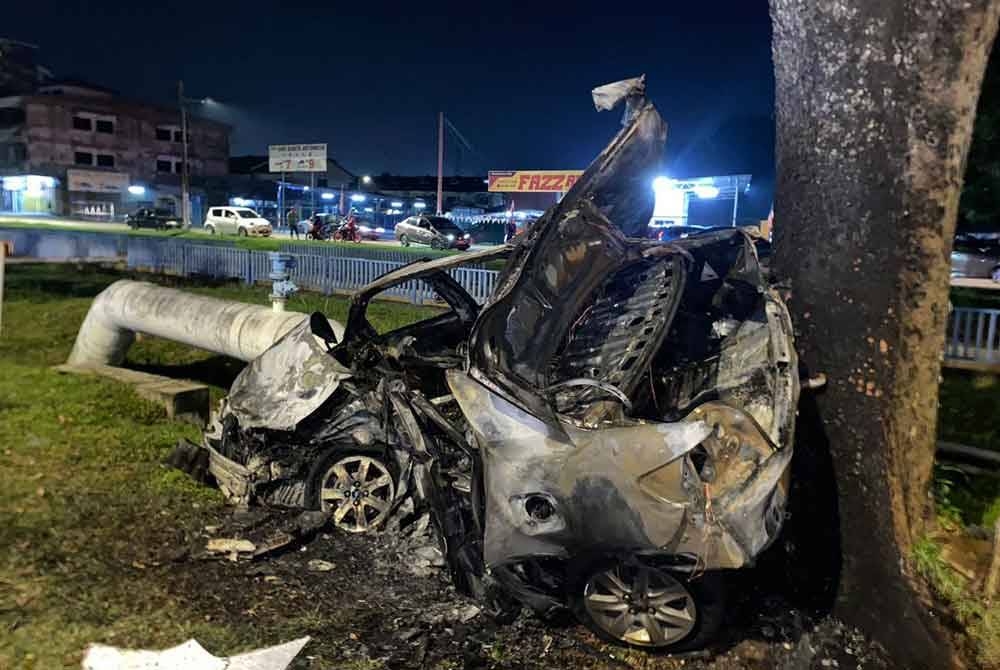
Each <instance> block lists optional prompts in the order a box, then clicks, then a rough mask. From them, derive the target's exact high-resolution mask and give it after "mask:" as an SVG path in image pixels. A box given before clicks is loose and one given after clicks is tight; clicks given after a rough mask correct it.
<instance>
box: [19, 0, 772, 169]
mask: <svg viewBox="0 0 1000 670" xmlns="http://www.w3.org/2000/svg"><path fill="white" fill-rule="evenodd" d="M283 4H284V5H285V6H284V7H280V8H279V7H278V3H277V2H269V3H266V4H265V3H254V2H250V1H247V2H243V3H239V4H226V5H222V4H220V3H209V2H205V3H201V4H196V3H184V4H175V5H171V4H170V3H166V4H160V3H150V2H141V1H134V2H130V3H121V4H110V3H99V2H89V3H73V2H59V3H44V2H26V1H19V2H12V3H7V5H6V6H5V8H4V12H3V15H4V20H3V28H2V30H0V32H2V33H3V35H4V36H6V37H11V38H15V39H20V40H23V41H27V42H31V43H34V44H36V45H38V46H39V47H41V52H40V53H41V60H42V61H43V63H45V64H46V65H48V66H49V67H51V68H52V69H53V70H54V71H55V73H56V74H57V75H62V76H75V77H79V78H84V79H87V80H90V81H94V82H95V83H100V84H104V85H106V86H109V87H111V88H114V89H117V90H119V91H120V92H121V93H123V94H126V95H129V96H135V97H138V98H141V99H145V100H153V101H169V100H170V98H171V96H172V95H174V91H175V86H176V80H177V79H178V78H181V77H183V79H184V80H185V86H186V88H187V91H188V92H189V94H190V95H192V96H211V97H213V98H216V99H218V100H220V101H222V102H223V103H225V106H224V107H220V108H217V109H213V110H211V114H209V115H210V116H212V117H213V118H218V119H220V120H223V121H227V122H230V123H232V124H233V125H234V128H235V132H234V136H233V152H234V154H242V153H262V152H264V150H265V148H266V145H267V144H269V143H284V142H326V143H327V144H328V145H329V152H330V155H331V157H334V158H336V159H337V160H338V161H340V162H341V163H343V164H344V165H345V166H346V167H347V168H348V169H350V170H352V171H353V172H355V173H358V174H362V173H373V174H378V173H381V172H392V173H399V174H426V173H431V172H433V171H434V170H435V142H436V139H435V132H436V124H437V118H436V114H437V112H438V110H444V112H445V114H446V115H447V117H448V118H449V119H450V120H451V121H452V123H454V124H455V126H456V127H457V128H458V129H459V130H460V131H461V132H462V134H463V135H464V136H465V138H466V139H467V140H468V141H469V142H470V143H471V145H472V147H473V149H474V150H475V151H474V152H469V151H467V150H464V149H462V150H459V149H458V144H457V142H454V141H451V142H450V149H449V151H448V160H447V166H446V171H447V172H461V173H464V174H475V173H484V172H485V171H486V170H488V169H490V168H495V169H512V168H522V169H531V168H536V169H558V168H582V167H585V166H586V165H587V163H588V162H589V161H590V160H591V159H592V158H593V156H594V155H595V154H596V153H597V152H598V151H600V149H601V148H602V147H603V146H604V144H605V143H606V142H607V140H608V138H609V137H610V136H611V134H612V133H613V132H614V131H615V130H616V128H617V123H618V118H619V114H618V113H617V112H616V113H614V114H598V113H597V112H595V111H594V108H593V106H592V105H591V102H590V98H589V90H590V89H591V88H592V87H593V86H595V85H598V84H602V83H606V82H609V81H613V80H615V79H621V78H625V77H630V76H634V75H637V74H641V73H646V75H647V78H648V89H649V92H650V94H651V96H652V98H653V100H654V102H655V103H656V104H657V107H658V108H659V110H660V112H661V113H662V114H663V116H664V117H665V118H666V119H667V121H668V124H669V136H668V141H667V156H666V160H667V171H668V172H669V173H671V174H673V175H674V176H693V175H697V174H720V173H736V172H752V173H754V175H755V177H758V178H759V179H762V180H766V179H767V178H769V177H770V174H769V173H771V172H773V166H772V164H773V94H774V85H773V80H772V73H771V58H770V24H769V20H768V15H767V2H766V0H716V1H715V2H712V3H699V2H684V3H675V2H661V3H656V4H657V6H658V7H657V9H658V12H659V13H657V14H652V13H647V14H646V15H634V16H625V15H623V14H613V13H612V12H615V11H619V12H625V11H628V8H629V6H630V4H631V3H614V2H605V3H602V4H595V5H594V7H593V8H591V7H590V6H589V5H588V4H586V3H573V4H572V5H571V4H566V3H560V4H561V7H559V8H558V9H562V10H563V11H561V12H560V11H557V10H556V9H552V10H549V9H545V8H544V6H543V4H542V3H539V2H533V3H525V4H524V5H523V6H519V5H517V4H515V3H511V2H501V3H488V2H463V3H449V2H428V1H427V0H425V1H423V2H407V3H405V4H399V5H394V4H391V3H385V2H371V3H365V2H354V3H350V5H347V4H345V3H329V4H330V6H329V7H324V8H316V7H309V6H305V5H298V6H296V5H295V3H283ZM635 4H638V3H635ZM570 6H573V7H575V8H576V9H575V11H574V12H570V11H568V9H567V8H568V7H570ZM494 7H495V8H496V10H494V9H492V8H494Z"/></svg>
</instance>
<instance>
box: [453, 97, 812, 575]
mask: <svg viewBox="0 0 1000 670" xmlns="http://www.w3.org/2000/svg"><path fill="white" fill-rule="evenodd" d="M594 101H595V104H596V105H597V107H598V108H599V109H610V108H611V107H612V106H614V104H615V103H619V102H622V101H624V102H626V112H625V118H624V121H623V123H624V128H623V129H622V130H621V131H620V132H619V133H618V134H617V135H616V137H615V138H614V139H613V140H612V142H611V143H610V144H609V145H608V147H607V148H606V149H605V150H604V151H603V152H602V153H601V154H600V156H598V158H597V159H596V160H595V161H594V162H593V163H592V164H591V165H590V166H589V167H588V168H587V170H586V171H585V173H584V174H583V176H582V177H581V178H580V180H579V181H577V182H576V184H575V186H574V187H573V188H572V189H571V190H570V191H569V193H567V195H566V196H565V198H564V199H563V200H562V201H561V202H560V203H559V204H558V205H556V206H554V207H553V208H552V209H550V210H549V211H548V212H546V214H545V215H544V216H543V217H542V218H540V219H539V220H538V221H537V222H536V223H535V224H534V226H533V227H532V228H531V229H530V230H529V231H528V233H527V234H526V235H525V236H524V237H523V239H522V240H521V241H520V242H519V243H518V245H517V246H516V247H515V249H514V251H513V253H512V256H511V258H510V260H509V261H508V263H507V266H506V267H505V269H504V271H503V272H502V274H501V276H500V277H499V279H498V287H497V289H496V291H495V292H494V294H493V296H492V298H491V300H490V301H489V302H488V303H487V305H486V306H484V308H483V309H482V311H481V312H480V314H479V317H478V318H477V320H476V322H475V324H474V326H473V329H472V332H471V335H470V341H469V349H468V359H467V369H466V370H465V371H458V370H452V371H450V372H449V374H448V383H449V386H450V388H451V390H452V392H453V394H454V397H455V399H456V401H457V402H458V403H459V405H460V406H461V408H462V413H463V415H464V416H465V418H466V420H467V421H468V423H469V426H470V428H471V429H472V431H473V433H474V434H475V436H476V440H477V443H478V445H479V447H480V449H481V453H482V460H483V480H484V489H485V507H486V515H485V517H486V530H485V539H484V558H485V561H486V563H487V565H491V566H496V565H502V564H505V563H510V562H514V561H517V560H520V559H524V558H528V557H532V556H553V557H560V558H565V557H569V556H572V555H574V554H577V553H578V552H580V551H587V552H590V551H600V550H602V549H606V550H615V551H622V550H632V551H660V552H668V553H670V554H673V555H677V556H688V557H690V558H691V560H692V561H693V562H694V563H695V564H697V565H700V566H701V567H703V568H705V567H707V568H735V567H740V566H743V565H746V564H748V563H751V562H752V561H753V560H754V558H755V557H756V555H757V554H758V553H759V552H760V551H762V550H763V549H764V548H765V547H766V546H767V545H768V544H769V543H770V542H772V541H773V540H774V538H775V536H776V534H777V532H778V530H779V529H780V527H781V519H782V517H783V510H784V504H785V498H786V492H787V484H788V465H789V462H790V460H791V435H792V429H793V425H794V416H795V407H796V404H797V398H798V391H799V389H798V378H797V365H796V360H795V353H794V349H793V348H792V345H791V341H792V330H791V325H790V321H789V319H788V314H787V310H786V309H785V306H784V304H783V302H782V301H781V299H780V297H779V296H778V295H777V294H776V293H775V292H773V291H772V290H770V288H769V287H768V286H767V283H766V281H765V279H764V276H763V274H762V272H761V270H760V267H759V264H758V261H757V256H756V252H755V250H754V247H753V244H752V242H751V240H750V239H749V238H748V237H747V235H745V234H744V233H743V232H741V231H739V230H736V229H732V230H724V231H720V232H713V233H710V234H705V235H698V236H694V237H692V238H689V239H686V240H682V241H679V242H677V243H674V244H669V245H668V244H657V243H653V242H650V241H647V240H643V239H641V238H644V237H645V227H646V225H647V222H648V221H649V219H650V217H651V214H652V207H653V196H652V190H651V187H650V185H651V183H652V178H653V176H654V174H655V172H656V168H657V166H658V165H659V162H660V157H661V155H662V151H663V145H664V142H665V138H666V126H665V124H664V122H663V120H662V119H661V118H660V115H659V114H658V112H657V111H656V109H655V108H654V107H653V105H652V104H651V103H650V102H649V101H648V100H646V98H645V92H644V82H643V80H642V79H641V78H640V79H633V80H627V81H625V82H618V83H616V84H613V85H609V86H606V87H601V88H599V89H595V91H594Z"/></svg>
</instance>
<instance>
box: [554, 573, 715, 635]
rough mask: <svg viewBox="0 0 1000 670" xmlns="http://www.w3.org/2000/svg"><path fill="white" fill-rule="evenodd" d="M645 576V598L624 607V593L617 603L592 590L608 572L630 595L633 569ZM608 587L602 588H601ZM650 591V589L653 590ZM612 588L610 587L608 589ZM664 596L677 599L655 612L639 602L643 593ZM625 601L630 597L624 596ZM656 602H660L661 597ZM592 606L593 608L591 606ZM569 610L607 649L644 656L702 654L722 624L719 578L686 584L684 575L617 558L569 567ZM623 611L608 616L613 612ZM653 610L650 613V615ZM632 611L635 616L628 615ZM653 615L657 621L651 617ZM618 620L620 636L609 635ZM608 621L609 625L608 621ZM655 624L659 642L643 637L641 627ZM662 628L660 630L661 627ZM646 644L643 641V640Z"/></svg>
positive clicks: (687, 577) (644, 630) (700, 578)
mask: <svg viewBox="0 0 1000 670" xmlns="http://www.w3.org/2000/svg"><path fill="white" fill-rule="evenodd" d="M634 566H639V567H640V568H641V569H644V570H647V571H648V573H649V574H648V575H647V577H646V579H647V583H648V584H649V585H650V586H649V587H648V588H647V594H646V595H643V596H642V598H643V600H641V601H636V600H635V599H634V598H633V599H632V602H631V603H626V602H625V600H626V599H628V598H627V597H626V596H628V594H629V593H630V592H626V593H625V594H624V595H623V596H622V600H621V601H615V600H614V598H615V597H616V596H615V595H613V594H612V593H611V592H610V590H609V591H608V593H609V595H604V594H603V593H601V592H600V591H601V590H602V589H601V587H597V588H596V589H595V588H594V585H595V584H600V583H601V581H602V579H606V577H605V576H606V575H607V574H608V573H609V572H615V571H617V574H619V575H621V578H620V579H619V582H622V583H623V584H624V585H625V586H627V587H629V588H631V589H633V590H632V591H631V593H634V592H635V591H634V589H635V582H634V581H630V580H629V579H628V577H629V576H630V575H635V574H636V573H635V570H636V568H635V567H634ZM605 583H608V582H605ZM654 587H655V588H654ZM612 588H613V585H612ZM655 590H661V591H662V590H669V591H672V592H674V593H677V594H678V596H677V597H676V598H673V599H670V600H667V601H665V602H664V603H663V604H661V605H660V606H659V607H655V606H650V607H649V608H648V610H647V609H646V607H645V606H646V605H652V603H649V602H647V601H646V600H645V598H646V597H647V595H648V593H649V592H652V591H655ZM628 597H631V596H628ZM661 597H662V596H661ZM595 601H597V602H596V604H595ZM569 606H570V609H571V610H572V612H573V614H574V615H575V616H576V618H577V620H578V621H580V623H582V624H583V625H585V626H587V628H589V629H590V630H591V631H593V632H594V634H595V635H597V636H598V637H600V638H601V639H603V640H605V641H607V642H611V643H613V644H617V645H621V646H627V647H636V648H640V649H646V650H656V651H666V652H671V653H677V652H682V651H691V650H696V649H703V648H704V647H706V646H707V645H708V644H709V643H710V642H711V641H712V640H713V639H714V638H715V636H716V634H717V633H718V631H719V629H720V628H721V626H722V623H723V620H724V618H725V580H724V578H723V575H722V574H721V573H719V572H705V573H702V574H700V575H698V576H697V577H694V578H690V575H689V573H686V572H679V571H673V570H671V569H670V568H669V567H666V566H663V565H658V564H654V563H652V562H649V561H643V562H639V560H638V559H635V558H632V559H629V560H628V561H623V560H622V558H621V557H607V556H605V557H595V558H594V559H591V560H584V561H579V562H577V564H575V565H574V566H572V567H571V570H570V581H569ZM623 606H626V607H628V609H627V610H624V611H622V612H621V614H619V615H617V616H614V615H615V614H616V610H615V609H614V608H618V607H623ZM602 608H607V609H606V610H605V611H604V612H603V613H602V611H601V609H602ZM653 610H655V612H653ZM633 611H635V612H636V613H633ZM657 615H659V616H657ZM618 617H624V618H625V620H626V623H625V624H624V629H623V631H622V632H621V633H620V634H616V633H615V632H612V627H613V626H614V624H615V623H617V620H618ZM612 618H614V621H612ZM649 620H653V621H655V624H656V626H657V627H658V630H659V631H660V635H662V637H661V638H660V639H658V640H657V639H654V635H653V634H651V633H649V631H648V629H647V623H646V622H648V621H649ZM665 624H666V625H665ZM644 637H645V638H646V639H645V640H644V639H643V638H644Z"/></svg>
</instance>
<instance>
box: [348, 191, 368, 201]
mask: <svg viewBox="0 0 1000 670" xmlns="http://www.w3.org/2000/svg"><path fill="white" fill-rule="evenodd" d="M364 201H365V196H363V195H361V194H360V193H352V194H351V202H364Z"/></svg>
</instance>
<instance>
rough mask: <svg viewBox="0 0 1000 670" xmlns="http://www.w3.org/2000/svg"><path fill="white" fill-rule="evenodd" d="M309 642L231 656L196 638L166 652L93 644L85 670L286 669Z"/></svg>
mask: <svg viewBox="0 0 1000 670" xmlns="http://www.w3.org/2000/svg"><path fill="white" fill-rule="evenodd" d="M308 643H309V638H308V637H303V638H301V639H298V640H293V641H291V642H288V643H285V644H282V645H278V646H276V647H268V648H266V649H258V650H256V651H251V652H247V653H245V654H238V655H236V656H230V657H228V658H220V657H218V656H213V655H212V654H210V653H208V652H207V651H205V648H204V647H202V646H201V645H200V644H198V642H197V641H195V640H188V641H187V642H185V643H183V644H180V645H178V646H176V647H171V648H170V649H164V650H163V651H145V650H133V649H117V648H115V647H109V646H106V645H102V644H94V645H91V646H90V648H89V649H88V650H87V655H86V656H85V657H84V659H83V670H285V669H286V668H287V667H288V666H289V664H290V663H291V662H292V660H293V659H294V658H295V657H296V656H298V654H299V652H301V651H302V648H303V647H305V646H306V644H308Z"/></svg>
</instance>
